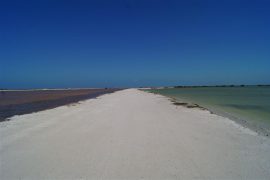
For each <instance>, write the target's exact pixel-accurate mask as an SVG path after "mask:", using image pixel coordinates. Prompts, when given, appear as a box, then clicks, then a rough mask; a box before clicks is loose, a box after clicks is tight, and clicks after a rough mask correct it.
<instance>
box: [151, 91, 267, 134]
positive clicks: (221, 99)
mask: <svg viewBox="0 0 270 180" xmlns="http://www.w3.org/2000/svg"><path fill="white" fill-rule="evenodd" d="M149 91H150V92H154V93H159V94H162V95H165V96H169V97H172V98H175V99H177V100H178V101H179V102H188V103H193V104H198V105H200V106H202V107H205V108H207V109H209V110H211V111H213V112H215V113H217V114H220V115H224V116H227V117H229V118H231V119H236V120H241V122H244V123H246V125H247V126H248V127H251V128H254V129H255V130H258V131H261V132H263V133H266V134H269V132H270V87H269V86H246V87H185V88H164V89H151V90H149ZM241 122H240V123H241Z"/></svg>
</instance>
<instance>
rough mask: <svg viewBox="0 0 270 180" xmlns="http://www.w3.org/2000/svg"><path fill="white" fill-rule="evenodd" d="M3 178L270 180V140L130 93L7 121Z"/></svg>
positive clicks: (0, 128)
mask: <svg viewBox="0 0 270 180" xmlns="http://www.w3.org/2000/svg"><path fill="white" fill-rule="evenodd" d="M0 136H1V143H0V157H1V166H0V177H1V178H2V179H19V178H21V179H78V178H80V179H269V178H270V172H269V171H268V170H269V168H270V140H269V138H266V137H264V136H259V135H257V134H256V133H254V132H253V131H251V130H249V129H247V128H243V127H242V126H240V125H238V124H236V123H235V122H234V121H232V120H230V119H228V118H224V117H221V116H218V115H215V114H210V113H209V112H207V111H201V110H198V109H195V108H185V107H182V106H175V105H173V104H172V102H171V101H170V100H169V99H168V97H166V96H162V95H159V94H158V95H156V94H152V93H148V92H144V91H140V90H137V89H126V90H122V91H116V92H114V93H110V94H105V95H102V96H100V97H99V98H97V99H88V100H86V101H82V102H81V103H80V104H76V105H75V106H61V107H58V108H54V109H49V110H45V111H40V112H37V113H32V114H25V115H19V116H14V117H12V120H11V121H5V122H2V123H0Z"/></svg>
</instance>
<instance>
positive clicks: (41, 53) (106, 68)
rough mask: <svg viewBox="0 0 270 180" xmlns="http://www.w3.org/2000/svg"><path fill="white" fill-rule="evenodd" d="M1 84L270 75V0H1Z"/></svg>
mask: <svg viewBox="0 0 270 180" xmlns="http://www.w3.org/2000/svg"><path fill="white" fill-rule="evenodd" d="M0 63H1V64H0V88H59V87H115V86H118V87H125V86H126V87H136V86H166V85H214V84H270V1H269V0H253V1H250V0H243V1H239V0H186V1H181V0H108V1H106V0H96V1H91V0H85V1H81V0H74V1H69V0H62V1H59V0H34V1H27V0H24V1H23V0H19V1H13V0H6V1H5V0H1V1H0Z"/></svg>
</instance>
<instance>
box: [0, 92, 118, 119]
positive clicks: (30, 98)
mask: <svg viewBox="0 0 270 180" xmlns="http://www.w3.org/2000/svg"><path fill="white" fill-rule="evenodd" d="M116 90H119V89H69V90H68V89H67V90H20V91H15V90H13V91H6V90H5V91H0V122H1V121H5V120H7V119H8V118H9V117H11V116H14V115H21V114H27V113H32V112H36V111H41V110H45V109H51V108H55V107H58V106H62V105H66V104H70V103H75V102H78V101H81V100H85V99H90V98H95V97H97V96H99V95H102V94H106V93H112V92H115V91H116Z"/></svg>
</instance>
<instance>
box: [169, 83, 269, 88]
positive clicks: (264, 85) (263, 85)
mask: <svg viewBox="0 0 270 180" xmlns="http://www.w3.org/2000/svg"><path fill="white" fill-rule="evenodd" d="M247 86H248V87H250V86H259V87H266V86H270V85H268V84H258V85H243V84H242V85H233V84H232V85H213V86H174V88H201V87H247Z"/></svg>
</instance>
